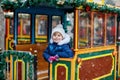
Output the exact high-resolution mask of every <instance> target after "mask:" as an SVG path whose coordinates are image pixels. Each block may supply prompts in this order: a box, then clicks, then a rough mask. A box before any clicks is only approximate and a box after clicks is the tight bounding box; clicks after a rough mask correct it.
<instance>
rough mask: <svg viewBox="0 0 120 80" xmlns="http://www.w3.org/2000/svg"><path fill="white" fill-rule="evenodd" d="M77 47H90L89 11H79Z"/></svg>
mask: <svg viewBox="0 0 120 80" xmlns="http://www.w3.org/2000/svg"><path fill="white" fill-rule="evenodd" d="M79 14H80V15H79V43H78V46H79V48H85V47H90V35H91V28H90V22H91V18H90V13H88V12H80V13H79Z"/></svg>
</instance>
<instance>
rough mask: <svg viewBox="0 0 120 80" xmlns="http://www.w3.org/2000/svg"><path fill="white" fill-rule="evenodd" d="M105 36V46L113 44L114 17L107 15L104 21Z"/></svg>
mask: <svg viewBox="0 0 120 80" xmlns="http://www.w3.org/2000/svg"><path fill="white" fill-rule="evenodd" d="M106 28H107V29H106V34H107V35H106V36H107V40H106V43H107V44H114V43H115V16H114V15H108V16H107V21H106Z"/></svg>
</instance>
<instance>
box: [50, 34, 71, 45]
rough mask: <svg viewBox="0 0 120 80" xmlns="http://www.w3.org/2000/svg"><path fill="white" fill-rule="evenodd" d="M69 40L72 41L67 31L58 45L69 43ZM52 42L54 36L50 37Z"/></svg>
mask: <svg viewBox="0 0 120 80" xmlns="http://www.w3.org/2000/svg"><path fill="white" fill-rule="evenodd" d="M69 42H70V36H69V35H68V34H66V33H65V37H64V39H63V40H62V41H60V42H59V43H58V45H63V44H67V43H69ZM50 43H53V40H52V38H51V39H50Z"/></svg>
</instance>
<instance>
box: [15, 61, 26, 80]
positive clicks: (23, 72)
mask: <svg viewBox="0 0 120 80" xmlns="http://www.w3.org/2000/svg"><path fill="white" fill-rule="evenodd" d="M17 62H22V65H23V66H22V80H24V79H25V63H24V62H23V60H20V59H18V60H15V61H14V64H13V65H14V80H17V76H18V75H17V71H18V70H17V69H16V64H17Z"/></svg>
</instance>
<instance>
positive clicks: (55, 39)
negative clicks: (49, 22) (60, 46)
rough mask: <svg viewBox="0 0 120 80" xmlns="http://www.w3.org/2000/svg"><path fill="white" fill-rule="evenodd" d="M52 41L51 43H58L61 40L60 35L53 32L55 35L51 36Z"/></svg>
mask: <svg viewBox="0 0 120 80" xmlns="http://www.w3.org/2000/svg"><path fill="white" fill-rule="evenodd" d="M52 39H53V42H55V43H59V42H60V41H62V40H63V36H62V34H61V33H59V32H55V33H53V35H52Z"/></svg>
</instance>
